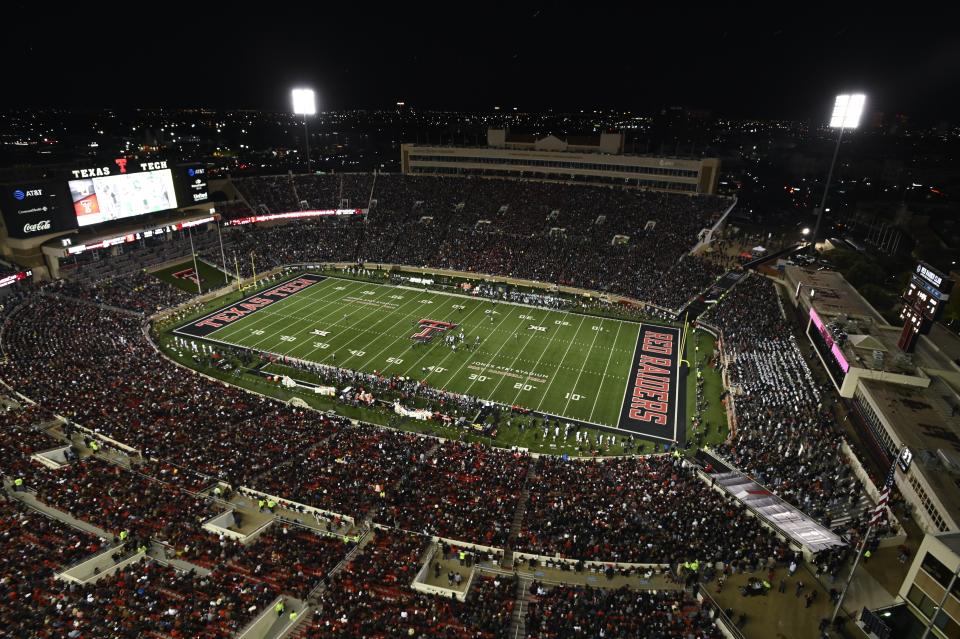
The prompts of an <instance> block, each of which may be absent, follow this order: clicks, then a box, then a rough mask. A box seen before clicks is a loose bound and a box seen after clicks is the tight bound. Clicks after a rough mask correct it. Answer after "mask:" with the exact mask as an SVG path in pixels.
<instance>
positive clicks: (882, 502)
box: [830, 447, 906, 624]
mask: <svg viewBox="0 0 960 639" xmlns="http://www.w3.org/2000/svg"><path fill="white" fill-rule="evenodd" d="M904 448H906V447H904ZM904 448H901V449H900V450H899V451H897V456H896V457H894V458H893V463H892V464H890V472H888V473H887V479H886V481H885V482H884V484H883V489H882V490H881V491H880V499H878V500H877V506H876V508H874V511H873V513H871V515H870V526H869V527H868V528H867V532H866V534H865V535H864V536H863V539H862V540H860V546H859V547H858V548H857V556H856V558H855V559H854V560H853V567H852V568H850V574H849V575H847V581H846V582H845V583H844V584H843V590H841V591H840V596H839V598H837V605H836V606H834V608H833V614H832V615H830V623H831V624H832V623H833V622H834V621H835V620H836V619H837V615H838V614H839V613H840V606H842V605H843V598H844V597H845V596H846V594H847V589H849V588H850V583H851V582H852V581H853V576H854V574H856V572H857V566H859V565H860V558H861V557H863V552H864V550H865V549H866V547H867V542H868V541H870V535H872V534H873V529H874V527H875V526H876V525H877V523H878V522H879V521H880V519H881V517H882V515H883V512H884V511H885V510H886V508H887V502H888V501H889V500H890V490H891V488H892V487H893V484H894V476H895V475H896V472H897V462H898V461H899V460H900V456H901V455H902V454H903V450H904Z"/></svg>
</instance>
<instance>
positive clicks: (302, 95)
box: [293, 89, 317, 173]
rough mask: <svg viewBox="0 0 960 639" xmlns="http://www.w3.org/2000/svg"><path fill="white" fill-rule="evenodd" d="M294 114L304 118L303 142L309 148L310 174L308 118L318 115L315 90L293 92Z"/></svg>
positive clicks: (308, 166) (308, 170)
mask: <svg viewBox="0 0 960 639" xmlns="http://www.w3.org/2000/svg"><path fill="white" fill-rule="evenodd" d="M293 113H294V114H295V115H302V116H303V142H304V144H305V145H306V147H307V173H310V133H309V132H308V131H307V116H308V115H315V114H316V113H317V98H316V95H314V93H313V89H294V90H293Z"/></svg>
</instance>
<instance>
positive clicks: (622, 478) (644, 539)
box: [517, 455, 787, 568]
mask: <svg viewBox="0 0 960 639" xmlns="http://www.w3.org/2000/svg"><path fill="white" fill-rule="evenodd" d="M573 486H576V490H572V489H571V487H573ZM529 491H530V499H529V503H528V506H527V513H526V517H525V518H524V523H523V527H522V529H521V532H520V538H519V539H518V541H517V549H518V550H521V551H524V552H532V553H534V554H539V555H549V556H554V555H560V556H561V557H564V558H572V559H581V560H600V561H616V562H621V563H656V564H671V565H677V564H681V563H683V562H685V561H706V562H708V563H715V562H724V563H725V564H734V565H736V566H738V567H744V568H746V567H748V566H749V567H756V566H765V565H767V564H768V563H769V562H770V561H771V560H773V561H783V560H784V559H785V558H786V552H787V548H786V546H785V545H784V544H782V543H781V542H780V541H779V540H778V539H777V538H776V537H775V536H773V535H771V534H770V533H769V532H768V531H767V530H766V529H764V528H763V526H761V525H760V523H759V522H758V521H757V519H756V518H755V517H752V516H748V515H747V513H746V512H744V508H743V506H742V505H740V504H738V503H736V502H735V501H733V500H731V499H729V498H726V497H724V496H722V495H720V494H719V493H718V492H716V491H714V490H712V489H711V488H710V486H708V485H707V484H705V483H704V482H703V481H702V480H700V479H698V478H697V477H696V475H695V473H694V471H693V469H692V467H689V466H687V465H686V463H685V462H684V461H683V460H682V459H681V458H677V457H674V456H672V455H660V456H653V457H623V458H613V459H609V460H597V461H566V460H563V459H562V458H558V457H551V456H541V457H540V458H539V459H538V460H537V463H536V466H535V467H534V481H532V482H531V484H530V487H529Z"/></svg>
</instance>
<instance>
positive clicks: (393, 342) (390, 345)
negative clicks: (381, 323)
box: [360, 287, 444, 373]
mask: <svg viewBox="0 0 960 639" xmlns="http://www.w3.org/2000/svg"><path fill="white" fill-rule="evenodd" d="M391 288H395V287H391ZM425 292H427V291H422V292H421V293H420V294H421V295H422V293H425ZM430 293H431V294H432V295H433V297H431V298H430V300H431V301H433V300H435V299H437V298H438V297H443V296H444V293H442V292H437V291H431V292H430ZM417 299H419V297H415V298H413V299H412V300H410V301H411V302H412V301H414V300H417ZM407 304H409V302H404V303H403V304H401V305H400V307H402V306H406V305H407ZM441 304H443V302H441ZM400 307H397V309H396V310H397V311H399V310H400ZM393 312H394V313H395V312H396V311H393ZM417 313H418V311H414V312H412V313H404V314H403V317H401V318H400V319H398V320H397V321H395V322H394V323H393V324H392V325H391V326H390V330H393V328H394V327H395V326H397V325H398V324H400V323H401V322H402V323H404V324H406V321H407V320H408V319H409V318H410V317H411V316H414V317H415V316H416V315H417ZM420 319H423V317H421V318H420ZM374 326H376V324H374ZM404 336H405V334H404V335H401V336H399V337H395V338H394V339H393V341H392V342H390V343H389V344H387V345H386V346H384V347H383V348H381V349H380V350H379V351H378V352H377V354H376V355H374V356H373V357H371V358H370V359H368V360H367V361H365V362H364V363H363V364H361V365H360V368H361V369H362V368H366V367H367V366H368V365H369V364H370V363H371V362H372V361H374V360H375V359H376V358H378V357H380V356H381V355H383V354H384V353H385V352H386V351H387V349H389V348H393V345H394V344H396V343H397V341H399V340H401V339H403V337H404ZM380 337H392V335H390V334H389V333H387V332H386V331H383V332H382V333H380V334H379V335H378V336H377V337H376V338H374V339H373V340H371V341H370V342H369V343H370V344H372V343H373V342H375V341H376V340H377V339H379V338H380ZM405 353H406V351H403V353H401V355H403V354H405ZM389 364H390V363H389V362H388V363H387V366H389ZM387 366H384V367H382V368H380V369H379V370H380V372H381V373H382V372H383V371H384V369H385V368H387Z"/></svg>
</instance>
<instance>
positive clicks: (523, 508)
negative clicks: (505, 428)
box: [500, 462, 536, 570]
mask: <svg viewBox="0 0 960 639" xmlns="http://www.w3.org/2000/svg"><path fill="white" fill-rule="evenodd" d="M535 467H536V464H534V463H533V462H531V463H530V466H528V467H527V476H526V477H525V478H524V480H523V489H522V490H521V491H520V499H519V500H517V509H516V510H515V511H514V513H513V522H512V523H511V524H510V535H509V536H508V537H507V543H506V544H505V545H504V548H503V558H502V559H501V560H500V567H501V568H504V569H506V570H513V546H514V544H515V543H516V541H517V538H518V537H520V530H521V529H522V528H523V518H524V517H526V515H527V504H528V503H529V502H530V482H532V481H533V480H534V475H535V474H534V468H535Z"/></svg>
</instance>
